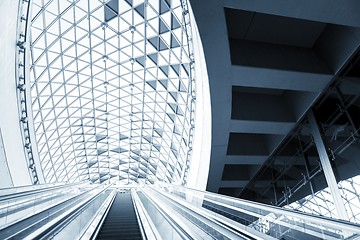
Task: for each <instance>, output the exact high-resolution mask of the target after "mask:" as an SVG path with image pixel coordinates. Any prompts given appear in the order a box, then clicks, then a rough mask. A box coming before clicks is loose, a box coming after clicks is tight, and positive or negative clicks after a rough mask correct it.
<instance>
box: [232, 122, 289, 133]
mask: <svg viewBox="0 0 360 240" xmlns="http://www.w3.org/2000/svg"><path fill="white" fill-rule="evenodd" d="M294 125H295V122H272V121H255V120H254V121H252V120H231V123H230V131H231V132H238V133H259V134H280V135H286V134H287V133H288V132H289V131H290V130H291V129H292V128H293V127H294Z"/></svg>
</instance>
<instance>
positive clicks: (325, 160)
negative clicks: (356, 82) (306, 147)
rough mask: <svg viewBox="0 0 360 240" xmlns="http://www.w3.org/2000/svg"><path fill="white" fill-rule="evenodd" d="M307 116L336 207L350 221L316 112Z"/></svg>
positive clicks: (339, 213)
mask: <svg viewBox="0 0 360 240" xmlns="http://www.w3.org/2000/svg"><path fill="white" fill-rule="evenodd" d="M307 117H308V120H309V123H310V128H311V134H312V136H313V138H314V142H315V145H316V149H317V151H318V154H319V157H320V162H321V166H322V169H323V171H324V175H325V178H326V182H327V185H328V187H329V189H330V193H331V196H332V197H333V199H334V204H335V209H336V211H337V213H338V216H339V218H340V219H343V220H347V221H349V217H348V215H347V213H346V209H345V205H344V202H343V200H342V198H341V193H340V190H339V188H338V185H337V182H336V178H335V175H334V172H333V170H332V167H331V164H330V160H329V156H328V154H327V152H326V148H325V145H324V142H323V139H322V138H321V134H320V131H319V127H318V125H317V123H316V119H315V117H314V113H313V112H312V110H310V111H309V112H308V114H307Z"/></svg>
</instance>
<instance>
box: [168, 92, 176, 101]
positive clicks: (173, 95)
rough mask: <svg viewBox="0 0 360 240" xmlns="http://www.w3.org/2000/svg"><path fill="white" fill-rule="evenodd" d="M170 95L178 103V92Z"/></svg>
mask: <svg viewBox="0 0 360 240" xmlns="http://www.w3.org/2000/svg"><path fill="white" fill-rule="evenodd" d="M169 93H170V96H171V97H172V98H173V99H174V100H175V101H177V98H178V92H169Z"/></svg>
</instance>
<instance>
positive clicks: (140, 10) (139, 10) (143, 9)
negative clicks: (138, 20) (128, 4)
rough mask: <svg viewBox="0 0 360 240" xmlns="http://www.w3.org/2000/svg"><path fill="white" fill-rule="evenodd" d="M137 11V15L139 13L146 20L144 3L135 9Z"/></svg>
mask: <svg viewBox="0 0 360 240" xmlns="http://www.w3.org/2000/svg"><path fill="white" fill-rule="evenodd" d="M135 11H136V12H137V13H139V14H140V16H141V17H143V18H144V16H145V14H144V13H145V8H144V4H143V3H142V4H140V5H139V6H137V7H136V8H135Z"/></svg>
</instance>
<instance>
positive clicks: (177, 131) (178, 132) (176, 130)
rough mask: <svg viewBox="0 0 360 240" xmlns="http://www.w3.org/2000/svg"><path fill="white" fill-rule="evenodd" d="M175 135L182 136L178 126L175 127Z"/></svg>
mask: <svg viewBox="0 0 360 240" xmlns="http://www.w3.org/2000/svg"><path fill="white" fill-rule="evenodd" d="M173 133H175V134H177V135H180V134H181V133H180V131H179V129H178V128H177V127H176V126H174V129H173Z"/></svg>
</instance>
